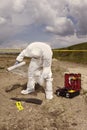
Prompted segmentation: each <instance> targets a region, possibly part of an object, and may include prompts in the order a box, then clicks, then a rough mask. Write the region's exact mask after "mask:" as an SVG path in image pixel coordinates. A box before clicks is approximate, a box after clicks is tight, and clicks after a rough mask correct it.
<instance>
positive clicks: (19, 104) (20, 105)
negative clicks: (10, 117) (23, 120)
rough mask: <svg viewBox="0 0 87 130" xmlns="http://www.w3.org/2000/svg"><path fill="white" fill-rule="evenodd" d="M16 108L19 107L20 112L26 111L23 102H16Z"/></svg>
mask: <svg viewBox="0 0 87 130" xmlns="http://www.w3.org/2000/svg"><path fill="white" fill-rule="evenodd" d="M16 106H17V108H18V110H23V109H24V108H23V106H22V104H21V102H16Z"/></svg>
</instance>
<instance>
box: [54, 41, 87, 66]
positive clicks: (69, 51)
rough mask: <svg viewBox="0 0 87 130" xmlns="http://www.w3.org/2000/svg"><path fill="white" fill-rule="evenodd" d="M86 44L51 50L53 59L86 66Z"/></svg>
mask: <svg viewBox="0 0 87 130" xmlns="http://www.w3.org/2000/svg"><path fill="white" fill-rule="evenodd" d="M86 50H87V42H85V43H80V44H76V45H72V46H69V47H66V48H61V49H53V57H54V58H57V59H60V60H67V61H72V62H77V63H83V64H87V51H86Z"/></svg>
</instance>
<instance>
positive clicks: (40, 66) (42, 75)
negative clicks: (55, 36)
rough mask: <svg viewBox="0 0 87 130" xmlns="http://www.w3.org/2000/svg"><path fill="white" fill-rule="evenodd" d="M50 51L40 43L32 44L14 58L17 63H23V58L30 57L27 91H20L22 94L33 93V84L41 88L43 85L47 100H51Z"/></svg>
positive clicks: (45, 45) (44, 44) (46, 45)
mask: <svg viewBox="0 0 87 130" xmlns="http://www.w3.org/2000/svg"><path fill="white" fill-rule="evenodd" d="M52 54H53V53H52V50H51V47H50V46H49V45H48V44H46V43H42V42H34V43H31V44H29V45H28V47H27V48H26V49H24V50H23V51H22V52H21V53H20V54H19V55H18V57H17V58H16V60H17V61H19V62H21V61H23V58H24V57H30V58H31V62H30V65H29V69H28V83H27V89H26V90H22V91H21V93H22V94H28V93H31V92H33V91H35V83H39V84H40V85H42V86H43V83H45V86H46V88H45V94H46V98H47V99H52V98H53V89H52V80H53V79H52V72H51V64H52Z"/></svg>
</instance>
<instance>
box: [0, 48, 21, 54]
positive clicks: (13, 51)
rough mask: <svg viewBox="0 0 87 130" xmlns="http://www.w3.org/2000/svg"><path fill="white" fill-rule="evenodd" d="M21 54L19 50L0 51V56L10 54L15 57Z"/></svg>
mask: <svg viewBox="0 0 87 130" xmlns="http://www.w3.org/2000/svg"><path fill="white" fill-rule="evenodd" d="M20 52H21V49H0V54H3V55H5V54H7V55H9V54H11V55H16V54H19V53H20Z"/></svg>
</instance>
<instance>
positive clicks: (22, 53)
mask: <svg viewBox="0 0 87 130" xmlns="http://www.w3.org/2000/svg"><path fill="white" fill-rule="evenodd" d="M25 51H26V50H25V49H24V50H23V51H22V52H21V53H20V54H19V55H18V56H17V58H16V61H17V62H22V61H23V59H24V57H25Z"/></svg>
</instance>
